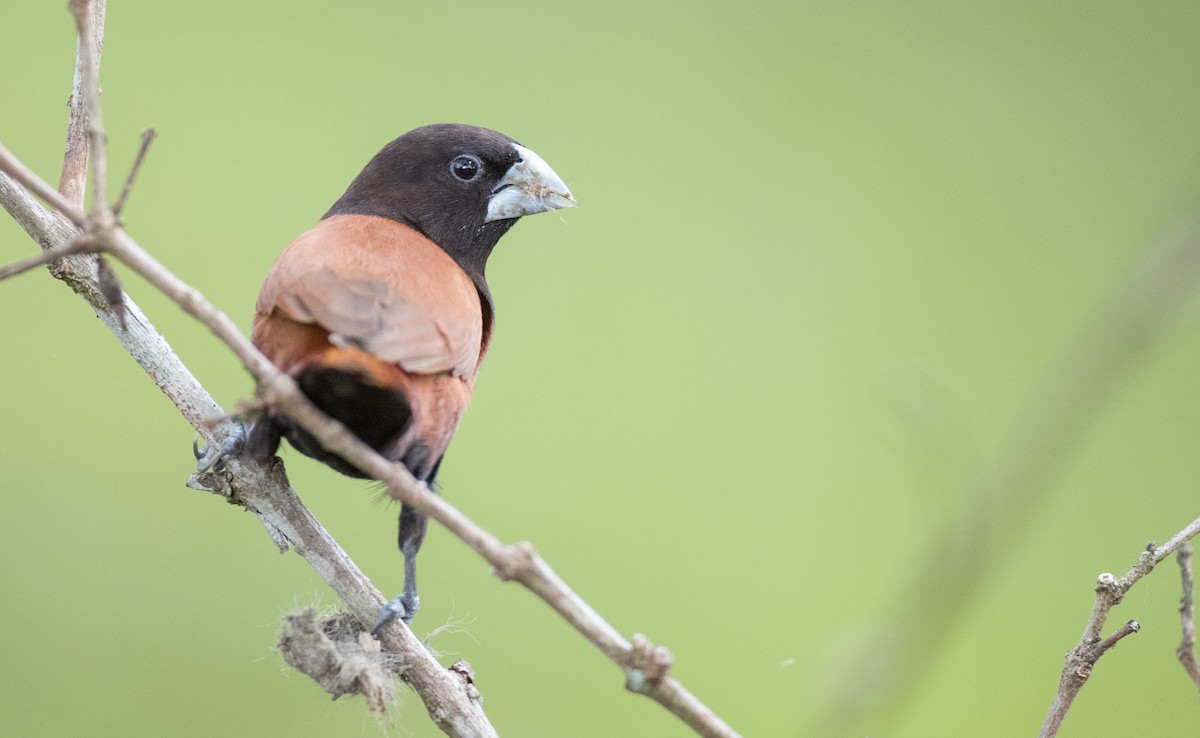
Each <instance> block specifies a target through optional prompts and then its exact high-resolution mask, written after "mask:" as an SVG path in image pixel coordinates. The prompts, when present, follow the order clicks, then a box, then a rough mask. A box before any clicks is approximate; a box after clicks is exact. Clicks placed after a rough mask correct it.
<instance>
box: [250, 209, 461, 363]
mask: <svg viewBox="0 0 1200 738" xmlns="http://www.w3.org/2000/svg"><path fill="white" fill-rule="evenodd" d="M257 312H258V313H259V315H261V316H272V315H275V316H281V317H285V318H288V319H290V320H293V321H296V322H298V323H304V324H312V325H316V326H319V327H321V328H322V329H324V330H326V331H328V332H329V334H330V335H329V342H330V343H332V344H334V345H351V346H356V347H358V348H360V349H362V350H364V351H366V352H368V353H370V354H373V355H375V356H378V357H379V358H381V359H383V360H385V361H388V362H392V363H395V364H397V365H399V366H400V367H401V368H402V369H404V370H405V371H407V372H414V373H417V374H438V373H442V372H449V373H450V374H452V375H454V376H459V377H466V378H468V379H474V377H475V373H476V372H477V371H478V365H479V360H480V349H481V344H482V341H483V313H482V307H481V304H480V298H479V293H478V292H477V291H476V289H475V285H474V284H473V283H472V282H471V279H470V277H468V276H467V275H466V273H465V272H464V271H463V270H462V269H461V268H460V267H459V266H458V264H456V263H455V262H454V260H453V259H451V258H450V256H449V255H447V254H446V252H444V251H442V249H440V248H438V246H437V245H436V244H434V243H433V242H432V241H430V240H429V239H427V238H425V237H424V236H422V235H421V234H419V233H417V232H416V231H414V230H412V229H410V228H408V227H407V226H404V225H402V224H400V223H397V222H395V221H392V220H388V219H386V218H378V217H373V216H361V215H354V216H349V215H346V216H336V215H335V216H333V217H330V218H327V219H325V220H323V221H321V223H320V224H319V225H318V226H317V227H316V228H314V229H312V230H311V231H308V232H307V233H305V234H303V235H301V236H300V237H299V238H297V239H296V240H295V241H293V242H292V244H291V245H290V246H288V248H287V249H286V250H285V251H284V252H283V254H281V255H280V257H279V260H278V261H276V263H275V266H274V267H273V268H272V270H271V272H270V274H268V276H267V280H266V282H265V283H264V284H263V289H262V292H261V293H260V294H259V299H258V305H257Z"/></svg>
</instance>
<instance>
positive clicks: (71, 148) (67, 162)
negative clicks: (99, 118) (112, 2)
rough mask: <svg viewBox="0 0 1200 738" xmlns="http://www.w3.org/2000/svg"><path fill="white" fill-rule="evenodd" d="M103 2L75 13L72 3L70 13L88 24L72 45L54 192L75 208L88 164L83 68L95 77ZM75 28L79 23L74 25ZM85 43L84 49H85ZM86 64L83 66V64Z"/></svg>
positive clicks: (80, 199)
mask: <svg viewBox="0 0 1200 738" xmlns="http://www.w3.org/2000/svg"><path fill="white" fill-rule="evenodd" d="M105 5H106V0H92V1H91V3H90V7H89V8H81V9H78V10H77V9H76V7H75V3H74V1H73V2H72V5H71V12H72V13H73V14H74V15H75V16H76V18H80V17H81V15H80V13H81V12H87V13H88V16H89V19H90V22H89V23H88V27H87V31H88V32H87V33H84V32H83V29H82V28H81V27H80V28H79V29H78V31H79V32H78V33H77V36H76V44H75V79H74V81H73V82H72V84H71V101H70V103H69V105H68V107H69V109H70V119H69V121H68V123H67V146H66V154H65V155H64V157H63V168H62V174H61V175H60V176H59V179H58V191H59V192H61V193H62V194H63V197H65V198H67V200H68V201H70V202H73V203H75V204H76V205H83V194H84V190H85V183H86V182H87V160H88V114H87V111H88V106H87V95H86V93H85V92H84V87H85V84H86V82H87V80H86V72H85V67H86V66H90V67H91V68H92V69H94V70H96V73H97V74H99V70H100V53H101V51H103V49H104V15H105ZM76 23H77V25H78V23H79V21H78V20H77V21H76ZM85 43H86V48H85ZM85 60H86V62H85Z"/></svg>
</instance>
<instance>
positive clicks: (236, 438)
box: [192, 423, 246, 474]
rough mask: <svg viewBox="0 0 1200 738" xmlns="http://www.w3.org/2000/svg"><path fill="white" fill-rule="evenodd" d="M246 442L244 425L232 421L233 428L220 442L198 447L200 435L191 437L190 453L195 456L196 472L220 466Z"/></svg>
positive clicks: (213, 469)
mask: <svg viewBox="0 0 1200 738" xmlns="http://www.w3.org/2000/svg"><path fill="white" fill-rule="evenodd" d="M245 443H246V426H244V425H242V424H241V423H234V426H233V430H232V431H231V432H230V433H229V435H227V436H225V438H224V439H223V440H222V441H221V443H220V444H210V445H208V446H205V447H203V448H201V447H200V436H199V435H197V436H196V437H195V438H193V439H192V453H193V454H194V455H195V456H196V473H197V474H203V473H204V472H207V471H215V470H218V469H220V468H221V466H222V465H223V464H224V462H225V459H227V458H229V457H230V456H233V455H234V454H236V453H237V452H239V451H241V450H242V446H243V445H244V444H245Z"/></svg>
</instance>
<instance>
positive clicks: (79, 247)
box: [0, 239, 96, 282]
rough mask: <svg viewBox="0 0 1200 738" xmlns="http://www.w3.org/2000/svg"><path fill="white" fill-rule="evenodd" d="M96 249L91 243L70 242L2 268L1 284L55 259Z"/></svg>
mask: <svg viewBox="0 0 1200 738" xmlns="http://www.w3.org/2000/svg"><path fill="white" fill-rule="evenodd" d="M95 249H96V246H95V244H93V243H89V242H88V241H85V240H83V239H76V240H74V241H71V242H69V243H68V244H67V245H66V246H64V247H63V248H60V249H58V248H56V249H48V250H46V251H43V252H42V253H40V254H37V255H35V256H30V257H29V258H27V259H21V260H20V261H16V262H13V263H12V264H9V265H8V266H5V267H0V282H2V281H4V280H6V279H8V278H9V277H15V276H17V275H18V274H22V273H24V272H27V271H29V270H30V269H36V268H38V267H40V266H45V265H46V264H49V263H50V262H52V261H54V260H55V259H61V258H63V257H65V256H74V255H75V254H84V253H89V252H92V251H94V250H95Z"/></svg>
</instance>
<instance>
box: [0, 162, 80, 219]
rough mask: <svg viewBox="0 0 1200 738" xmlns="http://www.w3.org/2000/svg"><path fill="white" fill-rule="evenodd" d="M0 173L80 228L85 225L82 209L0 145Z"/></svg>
mask: <svg viewBox="0 0 1200 738" xmlns="http://www.w3.org/2000/svg"><path fill="white" fill-rule="evenodd" d="M0 172H4V173H5V174H7V175H8V176H10V177H12V178H13V179H14V180H16V181H17V182H19V183H21V184H22V185H24V186H25V188H26V189H28V190H29V191H30V192H32V193H33V194H35V195H37V196H38V197H40V198H42V199H43V200H45V201H46V202H48V203H50V204H51V205H52V206H54V209H55V210H57V211H58V212H60V213H62V214H63V215H65V216H66V217H67V218H68V219H69V220H70V221H71V222H72V223H74V224H75V225H77V226H79V227H80V228H82V227H83V226H84V224H85V223H87V216H86V215H85V214H84V212H83V210H82V208H80V207H79V206H77V205H76V204H75V203H73V202H71V201H70V200H68V199H67V198H66V197H65V196H63V195H62V194H61V193H59V191H58V190H56V189H54V188H53V187H51V186H50V185H48V184H46V182H45V181H44V180H43V179H42V178H41V177H39V176H37V175H36V174H34V173H33V170H31V169H30V168H29V167H27V166H25V165H24V164H22V163H21V161H20V160H19V159H17V157H15V156H13V155H12V153H11V152H9V150H8V149H6V148H5V147H4V145H3V144H0Z"/></svg>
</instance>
